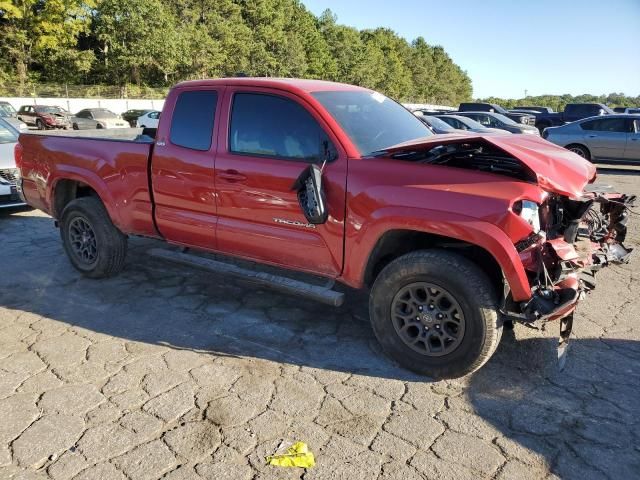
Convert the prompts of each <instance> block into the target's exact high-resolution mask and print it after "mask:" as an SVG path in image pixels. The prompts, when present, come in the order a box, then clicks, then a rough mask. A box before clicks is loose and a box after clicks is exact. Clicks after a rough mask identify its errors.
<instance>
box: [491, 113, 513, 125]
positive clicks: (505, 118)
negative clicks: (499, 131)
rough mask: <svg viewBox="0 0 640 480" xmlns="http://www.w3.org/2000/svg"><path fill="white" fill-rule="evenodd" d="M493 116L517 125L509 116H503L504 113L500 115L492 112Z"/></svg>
mask: <svg viewBox="0 0 640 480" xmlns="http://www.w3.org/2000/svg"><path fill="white" fill-rule="evenodd" d="M493 117H494V118H496V119H497V120H499V121H500V122H502V123H505V124H507V125H518V124H517V123H516V122H514V121H513V120H511V119H510V118H509V117H505V116H504V115H501V114H500V113H494V114H493Z"/></svg>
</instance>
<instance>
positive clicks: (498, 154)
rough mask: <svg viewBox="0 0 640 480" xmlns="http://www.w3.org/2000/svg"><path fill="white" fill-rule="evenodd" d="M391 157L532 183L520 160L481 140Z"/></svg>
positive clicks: (404, 151)
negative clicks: (503, 176)
mask: <svg viewBox="0 0 640 480" xmlns="http://www.w3.org/2000/svg"><path fill="white" fill-rule="evenodd" d="M391 158H394V159H399V160H407V161H413V162H418V163H424V164H429V165H442V166H447V167H454V168H462V169H465V170H478V171H481V172H486V173H493V174H498V175H505V176H508V177H511V178H515V179H517V180H521V181H525V182H535V181H536V175H535V174H534V172H533V171H532V170H531V169H530V168H529V167H527V166H526V165H525V164H524V163H522V162H521V161H520V160H518V159H517V158H515V157H514V156H512V155H509V154H508V153H507V152H505V151H504V150H502V149H500V148H498V147H496V146H494V145H491V144H488V143H486V142H485V141H482V140H476V141H467V142H463V143H447V144H443V145H438V146H435V147H433V148H430V149H417V150H408V151H407V150H402V151H400V152H397V153H394V154H392V155H391Z"/></svg>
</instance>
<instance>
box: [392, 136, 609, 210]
mask: <svg viewBox="0 0 640 480" xmlns="http://www.w3.org/2000/svg"><path fill="white" fill-rule="evenodd" d="M470 140H473V141H484V142H486V143H489V144H491V145H494V146H496V147H498V148H500V149H502V150H504V151H505V152H507V153H508V154H510V155H511V156H513V157H515V158H517V159H518V160H519V161H521V162H522V163H523V164H524V165H526V166H527V167H529V169H531V171H533V173H534V174H535V175H536V178H537V181H538V185H539V186H540V187H541V188H543V189H544V190H547V191H549V192H554V193H557V194H560V195H564V196H567V197H570V198H579V197H581V196H582V192H583V190H584V187H585V185H586V184H587V183H589V182H591V181H593V180H595V177H596V167H595V166H594V165H593V164H592V163H591V162H589V161H588V160H585V159H584V158H582V157H580V156H578V155H576V154H575V153H573V152H570V151H569V150H565V149H564V148H562V147H559V146H557V145H554V144H553V143H551V142H547V141H546V140H544V139H542V138H540V137H538V136H533V135H508V134H507V135H478V134H465V135H458V134H456V135H434V136H432V137H425V138H421V139H416V140H412V141H409V142H405V143H401V144H398V145H394V146H393V147H389V148H387V149H385V151H387V152H389V153H397V152H400V151H403V150H404V151H406V150H416V149H426V148H433V147H436V146H438V145H446V144H452V143H464V142H466V141H470Z"/></svg>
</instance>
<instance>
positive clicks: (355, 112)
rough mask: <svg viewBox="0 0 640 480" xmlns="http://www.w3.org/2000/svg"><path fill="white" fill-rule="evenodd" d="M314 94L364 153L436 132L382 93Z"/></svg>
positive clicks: (341, 92) (339, 92) (335, 92)
mask: <svg viewBox="0 0 640 480" xmlns="http://www.w3.org/2000/svg"><path fill="white" fill-rule="evenodd" d="M312 95H313V96H314V97H315V98H316V99H317V100H318V101H319V102H320V103H321V104H322V106H324V108H326V109H327V111H328V112H329V113H330V114H331V115H332V116H333V118H334V119H335V120H336V121H337V122H338V123H339V124H340V126H341V127H342V129H343V130H344V131H345V132H346V133H347V135H348V136H349V138H350V139H351V141H352V142H353V143H354V144H355V146H356V147H357V148H358V150H359V151H360V154H361V155H362V156H367V155H370V154H372V153H374V152H377V151H380V150H384V149H385V148H387V147H391V146H393V145H397V144H398V143H402V142H407V141H409V140H414V139H416V138H421V137H428V136H430V135H433V133H431V130H429V128H428V127H427V126H426V125H425V124H424V123H422V122H421V121H420V120H418V118H416V116H415V115H414V114H413V113H411V112H410V111H409V110H407V109H406V108H404V107H403V106H402V105H400V104H399V103H396V102H394V101H393V100H391V99H389V98H387V97H385V96H384V95H382V94H381V93H377V92H367V91H331V92H315V93H313V94H312Z"/></svg>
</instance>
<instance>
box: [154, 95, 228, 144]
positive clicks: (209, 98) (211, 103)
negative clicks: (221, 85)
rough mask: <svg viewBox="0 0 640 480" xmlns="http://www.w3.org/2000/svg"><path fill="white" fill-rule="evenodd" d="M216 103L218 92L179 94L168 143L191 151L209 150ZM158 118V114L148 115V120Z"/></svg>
mask: <svg viewBox="0 0 640 480" xmlns="http://www.w3.org/2000/svg"><path fill="white" fill-rule="evenodd" d="M217 103H218V92H216V91H215V90H187V91H183V92H181V93H180V94H179V95H178V98H177V100H176V105H175V107H174V109H173V116H172V118H171V130H170V134H169V141H170V142H171V143H172V144H173V145H176V146H179V147H184V148H189V149H191V150H199V151H207V150H209V149H210V148H211V142H212V138H213V126H214V124H213V123H214V119H215V114H216V107H217ZM152 115H154V116H152ZM159 116H160V113H159V112H157V113H155V114H149V117H150V118H158V117H159Z"/></svg>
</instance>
